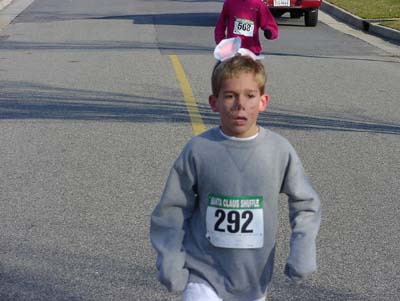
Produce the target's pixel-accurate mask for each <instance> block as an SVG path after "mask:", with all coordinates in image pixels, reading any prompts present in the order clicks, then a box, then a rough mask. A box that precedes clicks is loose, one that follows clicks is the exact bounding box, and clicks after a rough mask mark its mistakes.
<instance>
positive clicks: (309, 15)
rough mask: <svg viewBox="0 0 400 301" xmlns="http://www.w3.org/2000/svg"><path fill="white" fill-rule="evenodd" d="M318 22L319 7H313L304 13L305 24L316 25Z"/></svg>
mask: <svg viewBox="0 0 400 301" xmlns="http://www.w3.org/2000/svg"><path fill="white" fill-rule="evenodd" d="M317 22H318V9H311V10H308V11H306V12H305V14H304V24H305V25H306V26H312V27H314V26H316V25H317Z"/></svg>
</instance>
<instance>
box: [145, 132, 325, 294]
mask: <svg viewBox="0 0 400 301" xmlns="http://www.w3.org/2000/svg"><path fill="white" fill-rule="evenodd" d="M280 193H285V194H287V196H288V203H289V219H290V225H291V228H292V235H291V239H290V254H289V257H288V259H287V264H286V271H285V272H286V274H287V275H288V276H289V277H291V278H304V277H306V276H308V275H309V274H311V273H312V272H313V271H315V270H316V236H317V233H318V229H319V224H320V219H321V213H320V200H319V198H318V195H317V193H316V192H315V191H314V189H313V188H312V186H311V184H310V182H309V180H308V179H307V177H306V176H305V174H304V170H303V166H302V164H301V162H300V160H299V157H298V156H297V154H296V152H295V150H294V149H293V147H292V146H291V144H290V143H289V142H288V141H287V140H286V139H285V138H283V137H281V136H280V135H278V134H276V133H274V132H272V131H270V130H266V129H264V128H260V132H259V134H258V136H257V137H256V138H255V139H252V140H249V141H237V140H231V139H227V138H226V137H223V136H222V135H221V133H220V131H219V129H218V128H213V129H211V130H208V131H206V132H204V133H202V134H201V135H199V136H196V137H193V138H192V139H191V140H190V141H189V142H188V143H187V145H186V146H185V148H184V149H183V151H182V152H181V154H180V156H179V157H178V159H177V160H176V161H175V163H174V165H173V167H172V169H171V171H170V174H169V177H168V180H167V183H166V185H165V188H164V191H163V194H162V197H161V200H160V202H159V203H158V205H157V206H156V208H155V209H154V211H153V213H152V217H151V228H150V238H151V242H152V244H153V247H154V248H155V249H156V251H157V255H158V256H157V264H156V265H157V269H158V270H159V280H160V282H161V283H162V284H164V285H165V286H166V287H167V288H168V290H170V291H175V292H180V291H182V290H184V289H185V286H186V284H187V283H188V282H197V283H204V284H207V285H209V286H210V287H212V288H213V289H214V290H215V291H216V292H217V294H218V296H219V297H221V298H222V299H223V300H229V301H250V300H255V299H258V298H262V297H263V296H265V294H266V290H267V287H268V284H269V283H270V281H271V277H272V270H273V265H274V252H275V244H276V242H275V235H276V230H277V224H278V216H277V215H278V196H279V194H280Z"/></svg>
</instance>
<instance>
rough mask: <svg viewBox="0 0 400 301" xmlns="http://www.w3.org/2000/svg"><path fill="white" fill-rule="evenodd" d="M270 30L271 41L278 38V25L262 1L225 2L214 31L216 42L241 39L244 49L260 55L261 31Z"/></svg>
mask: <svg viewBox="0 0 400 301" xmlns="http://www.w3.org/2000/svg"><path fill="white" fill-rule="evenodd" d="M260 28H261V29H262V30H265V29H269V30H270V31H271V33H272V35H271V38H270V40H275V39H276V38H278V32H279V31H278V25H277V24H276V22H275V18H274V17H273V16H272V14H271V12H270V10H269V8H268V7H267V6H266V5H265V4H264V2H263V1H262V0H225V2H224V5H223V7H222V11H221V14H220V15H219V17H218V21H217V24H216V26H215V30H214V36H215V42H216V43H217V44H218V43H219V42H220V41H221V40H223V39H226V38H232V37H240V39H241V40H242V48H246V49H249V50H251V51H252V52H254V53H255V54H257V55H258V54H260V53H261V50H262V47H261V43H260V37H259V34H258V31H259V29H260Z"/></svg>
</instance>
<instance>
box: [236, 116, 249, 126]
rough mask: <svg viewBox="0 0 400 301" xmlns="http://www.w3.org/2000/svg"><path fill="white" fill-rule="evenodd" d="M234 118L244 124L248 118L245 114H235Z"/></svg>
mask: <svg viewBox="0 0 400 301" xmlns="http://www.w3.org/2000/svg"><path fill="white" fill-rule="evenodd" d="M233 120H234V121H235V122H236V123H238V124H242V123H245V122H246V121H247V118H246V117H244V116H235V117H234V118H233Z"/></svg>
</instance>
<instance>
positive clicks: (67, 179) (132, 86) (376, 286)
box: [0, 0, 400, 301]
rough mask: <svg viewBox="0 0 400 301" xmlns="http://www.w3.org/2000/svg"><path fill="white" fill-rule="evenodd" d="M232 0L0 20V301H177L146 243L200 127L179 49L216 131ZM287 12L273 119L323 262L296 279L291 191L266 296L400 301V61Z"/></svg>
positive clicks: (274, 61)
mask: <svg viewBox="0 0 400 301" xmlns="http://www.w3.org/2000/svg"><path fill="white" fill-rule="evenodd" d="M14 1H16V2H19V3H21V2H25V3H28V2H29V1H26V0H14ZM221 5H222V3H221V1H211V0H209V1H206V0H204V1H194V0H193V1H190V0H185V1H184V0H182V1H179V0H171V1H167V0H164V1H145V0H142V1H139V0H133V1H132V0H130V1H128V0H114V1H112V5H111V4H110V1H105V0H80V1H73V0H63V1H61V0H57V1H55V0H35V1H33V2H32V3H31V4H30V5H29V6H27V7H26V8H25V9H24V10H23V11H22V12H21V13H20V14H19V15H18V16H17V17H16V18H15V19H14V20H13V21H12V23H11V24H9V25H8V26H6V27H5V28H3V29H2V30H1V31H0V179H1V180H0V300H138V301H147V300H148V301H161V300H178V297H177V296H176V295H174V294H170V293H168V292H167V291H166V290H165V289H164V288H163V287H162V286H160V285H159V284H158V282H157V279H156V270H155V267H154V261H155V254H154V251H153V250H152V248H151V245H150V243H149V238H148V231H149V217H150V214H151V210H152V209H153V207H154V206H155V204H156V202H157V201H158V199H159V196H160V194H161V191H162V188H163V185H164V182H165V180H166V177H167V174H168V171H169V168H170V167H171V165H172V163H173V160H174V159H175V158H176V156H177V155H178V153H179V152H180V150H181V148H182V147H183V145H184V144H185V143H186V141H187V140H188V139H190V137H191V136H192V135H193V132H192V127H191V123H190V119H189V117H188V114H187V109H186V105H185V102H184V99H183V96H182V91H181V89H180V86H179V83H178V81H177V78H176V77H175V73H174V70H173V67H172V64H171V57H170V55H177V56H178V59H179V61H180V62H181V64H182V66H183V68H184V71H185V74H186V76H187V79H188V81H189V83H190V86H191V88H192V91H193V95H194V98H195V100H196V101H197V104H198V108H199V110H200V113H201V117H202V119H203V121H204V123H205V125H206V127H207V128H209V127H212V126H215V125H217V123H218V122H217V120H218V118H217V116H216V115H215V114H214V113H213V112H212V111H211V110H210V109H209V107H208V104H207V99H208V95H209V93H210V80H209V77H210V72H211V69H212V66H213V64H214V59H213V57H212V51H213V48H214V42H213V35H212V30H213V25H214V24H215V20H216V17H217V15H218V12H219V10H220V8H221ZM6 11H7V9H6V10H5V11H3V12H2V14H3V13H4V14H5V13H6ZM278 23H279V25H280V31H281V36H280V39H279V40H278V41H274V42H270V41H263V45H264V49H265V52H266V56H267V57H266V59H265V64H266V65H267V68H268V70H269V83H268V86H267V90H268V92H269V94H270V95H271V103H270V106H269V108H268V110H267V112H266V113H265V114H263V115H262V116H261V119H260V123H261V124H262V125H263V126H266V127H268V128H270V129H272V130H274V131H276V132H278V133H280V134H282V135H284V136H285V137H287V138H288V139H289V140H290V141H291V142H292V144H293V145H294V146H295V148H296V149H297V151H298V153H299V155H300V157H301V158H302V160H303V163H304V165H305V168H306V170H307V172H308V174H309V176H310V177H311V179H312V181H313V183H314V186H315V187H316V189H317V190H318V192H319V193H320V195H321V198H322V202H323V221H322V226H321V231H320V235H319V240H318V264H319V269H318V272H317V273H316V274H315V275H314V277H313V278H312V279H310V281H309V282H306V283H304V284H302V285H300V286H294V285H292V284H291V283H289V282H287V281H286V280H285V278H284V276H283V273H282V269H283V265H284V260H285V257H286V255H287V252H288V245H287V239H288V235H289V229H288V222H287V209H286V198H285V197H284V196H282V198H281V207H280V211H281V212H280V213H281V214H280V217H281V221H280V228H279V231H278V237H277V238H278V251H277V257H276V270H275V275H274V279H273V283H272V286H271V290H270V295H269V300H393V301H394V300H398V299H399V296H400V290H399V285H398V284H399V283H400V276H399V275H400V264H399V258H400V251H399V250H400V248H399V247H400V245H399V244H400V243H399V241H400V234H399V233H400V221H399V219H398V216H399V213H400V210H399V206H398V203H399V202H398V196H399V195H400V184H399V178H400V168H399V166H400V152H399V149H400V140H399V135H400V109H399V105H398V102H399V99H400V86H399V83H400V68H399V66H400V58H399V57H398V56H396V55H393V53H390V52H386V51H385V50H383V49H385V48H384V47H377V46H376V45H374V44H370V43H367V42H365V41H364V40H363V39H362V38H361V37H354V36H353V35H350V34H348V33H347V32H340V31H337V30H335V29H334V28H332V27H331V26H328V25H327V24H326V23H322V22H320V23H319V24H318V26H317V27H315V28H305V27H304V26H303V21H302V20H301V19H300V20H289V19H287V18H282V19H279V20H278ZM379 43H382V45H383V44H384V43H383V42H378V44H379ZM378 46H379V45H378Z"/></svg>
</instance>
